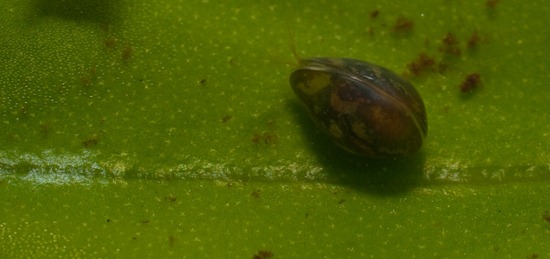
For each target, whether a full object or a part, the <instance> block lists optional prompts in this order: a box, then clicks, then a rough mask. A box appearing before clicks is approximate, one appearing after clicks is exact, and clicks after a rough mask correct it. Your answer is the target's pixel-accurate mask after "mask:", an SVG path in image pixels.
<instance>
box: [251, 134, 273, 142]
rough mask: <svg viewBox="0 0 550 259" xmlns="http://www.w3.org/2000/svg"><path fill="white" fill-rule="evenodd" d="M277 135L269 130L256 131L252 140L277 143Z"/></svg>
mask: <svg viewBox="0 0 550 259" xmlns="http://www.w3.org/2000/svg"><path fill="white" fill-rule="evenodd" d="M277 139H278V137H277V135H276V134H273V133H269V132H264V133H263V134H262V133H254V134H252V142H253V143H255V144H259V143H262V142H263V143H264V144H275V143H276V142H277Z"/></svg>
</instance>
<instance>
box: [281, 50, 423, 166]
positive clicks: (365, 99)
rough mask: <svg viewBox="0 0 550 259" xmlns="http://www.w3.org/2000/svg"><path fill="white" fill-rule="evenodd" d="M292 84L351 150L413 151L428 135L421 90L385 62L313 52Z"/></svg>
mask: <svg viewBox="0 0 550 259" xmlns="http://www.w3.org/2000/svg"><path fill="white" fill-rule="evenodd" d="M290 85H291V86H292V89H293V90H294V93H296V95H297V96H298V98H299V99H300V100H301V101H302V103H303V104H304V105H305V107H306V108H307V109H308V110H309V113H310V114H311V117H312V118H313V120H314V122H315V124H317V126H318V127H319V128H321V130H322V131H324V132H325V133H326V134H328V136H330V138H331V139H332V140H333V141H334V143H336V144H337V145H338V146H340V147H342V148H344V149H345V150H347V151H349V152H351V153H354V154H357V155H361V156H365V157H378V158H383V157H398V156H405V155H410V154H413V153H416V152H417V151H418V150H420V147H421V146H422V142H423V141H424V138H425V137H426V135H427V132H428V123H427V118H426V109H425V107H424V102H423V101H422V98H421V97H420V94H419V93H418V92H417V91H416V89H415V88H414V87H413V86H412V85H411V84H410V83H409V82H407V81H405V80H404V79H402V78H401V77H399V76H398V75H396V74H395V73H393V72H392V71H390V70H388V69H386V68H384V67H381V66H378V65H374V64H371V63H368V62H364V61H360V60H356V59H349V58H324V57H318V58H308V59H303V60H300V66H299V67H298V68H296V69H295V70H294V71H293V72H292V74H291V75H290Z"/></svg>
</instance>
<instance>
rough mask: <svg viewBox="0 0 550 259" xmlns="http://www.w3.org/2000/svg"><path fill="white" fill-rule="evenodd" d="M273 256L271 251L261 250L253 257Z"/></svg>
mask: <svg viewBox="0 0 550 259" xmlns="http://www.w3.org/2000/svg"><path fill="white" fill-rule="evenodd" d="M271 257H273V253H272V252H271V251H267V250H260V251H258V252H257V253H256V254H255V255H254V256H252V259H265V258H271Z"/></svg>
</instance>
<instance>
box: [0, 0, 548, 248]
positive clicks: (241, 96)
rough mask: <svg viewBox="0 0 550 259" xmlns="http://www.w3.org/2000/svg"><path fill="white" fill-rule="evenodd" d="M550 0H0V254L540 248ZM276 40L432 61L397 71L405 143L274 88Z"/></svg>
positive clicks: (279, 82)
mask: <svg viewBox="0 0 550 259" xmlns="http://www.w3.org/2000/svg"><path fill="white" fill-rule="evenodd" d="M548 9H549V7H548V5H547V4H546V3H545V2H544V1H531V2H528V3H526V2H508V1H498V3H497V4H496V5H495V6H494V7H488V6H487V5H486V3H485V2H478V1H423V2H422V3H407V2H403V1H394V2H390V3H388V2H383V1H372V2H361V1H349V2H346V3H333V2H330V1H320V2H318V3H315V4H307V3H293V2H291V1H288V2H287V1H260V2H254V3H250V2H249V1H232V2H231V3H229V2H224V3H223V4H218V3H215V2H212V1H155V2H154V3H153V2H150V1H133V2H127V1H116V2H113V1H103V0H96V1H87V2H86V3H80V1H68V2H67V1H61V0H54V1H42V0H28V1H7V2H6V1H4V2H3V3H1V4H0V20H1V25H0V35H1V37H0V71H1V73H0V125H1V128H2V130H0V197H1V198H0V206H1V208H2V209H1V210H0V213H1V214H0V253H3V254H0V257H29V256H33V255H45V254H47V255H52V256H55V255H65V256H70V255H72V254H74V255H81V256H83V257H93V256H94V255H98V256H107V255H113V254H119V255H120V256H124V257H126V256H131V255H147V254H169V253H174V254H175V255H176V256H178V257H181V256H182V255H188V257H196V256H197V255H198V254H207V255H211V256H213V257H216V256H217V257H219V256H222V257H252V256H253V255H254V254H255V253H257V252H258V251H259V250H269V251H271V252H273V254H274V256H279V255H280V256H281V257H290V256H302V257H319V255H320V254H321V255H324V256H326V257H332V258H334V257H355V256H358V255H362V254H366V255H373V256H386V255H387V256H399V255H401V256H403V255H406V256H410V255H418V256H419V257H425V256H430V255H441V256H447V257H463V256H464V255H471V256H474V257H487V256H495V257H501V256H510V257H529V256H532V255H534V254H536V255H540V256H541V257H542V256H543V255H548V254H550V250H549V248H548V247H547V245H545V244H547V243H548V241H549V240H548V236H549V235H548V234H549V231H550V223H549V222H547V221H546V220H545V215H548V212H547V211H550V201H549V200H548V199H547V197H548V196H549V194H550V188H548V187H550V186H549V183H550V149H548V146H550V135H549V132H550V123H549V122H550V118H549V114H548V111H549V110H550V92H549V91H547V82H548V81H549V79H550V75H549V74H548V73H547V72H548V65H549V62H548V60H550V54H549V52H548V51H547V42H548V40H549V39H548V37H549V36H548V35H550V34H549V33H548V29H547V24H548V23H549V22H550V18H548V15H547V14H548V13H549V10H548ZM373 11H378V15H372V14H373ZM373 16H376V17H373ZM400 17H405V20H407V19H408V20H410V21H412V23H413V24H414V25H413V26H412V28H409V27H407V26H406V25H405V26H403V25H402V26H398V27H396V21H397V20H399V19H400ZM401 20H403V19H401ZM402 24H403V23H402ZM405 24H407V23H405ZM449 32H451V33H452V34H454V35H455V36H456V39H457V43H456V46H455V45H452V44H451V45H452V46H451V50H452V47H456V48H458V49H459V50H460V53H461V54H460V55H455V54H452V53H451V54H445V53H442V50H443V51H445V50H449V46H447V47H442V43H441V42H442V39H443V38H444V37H445V35H447V34H448V33H449ZM474 32H477V33H478V35H479V41H477V43H478V44H476V46H475V47H474V48H468V47H467V44H468V40H469V39H470V38H471V36H472V35H473V34H474ZM289 34H291V35H292V36H291V37H289V36H288V35H289ZM293 44H295V46H296V49H297V51H298V54H299V55H300V56H303V57H311V56H332V57H352V58H357V59H361V60H366V61H369V62H372V63H375V64H379V65H382V66H385V67H388V68H389V69H392V70H394V71H396V72H398V73H404V74H407V73H405V72H406V70H407V64H409V63H410V62H411V61H413V60H415V59H416V58H417V57H418V56H419V54H420V53H426V54H427V55H429V56H431V57H433V58H434V59H435V62H436V66H435V67H434V70H438V69H439V68H440V67H442V66H440V64H442V63H444V64H445V67H446V70H445V71H443V72H438V71H431V70H429V71H427V72H426V73H424V74H422V75H420V76H410V75H409V76H410V81H411V82H412V83H413V84H414V85H415V87H416V88H417V90H418V91H419V92H420V94H421V95H422V97H423V99H424V102H425V104H426V109H427V114H428V121H429V127H430V131H429V134H428V137H427V139H426V142H425V145H424V147H423V150H422V152H421V153H420V154H419V155H417V156H414V157H409V158H406V159H402V160H396V161H393V160H389V161H388V160H386V161H384V160H383V161H371V160H364V159H361V158H358V157H350V156H349V155H348V154H347V153H345V152H341V151H340V150H339V149H338V148H336V147H335V146H334V145H333V144H332V143H331V142H330V140H328V139H326V138H325V137H324V136H323V135H322V134H321V133H320V132H318V130H317V129H316V128H315V126H314V125H313V123H312V122H311V121H310V120H309V118H308V115H307V114H306V112H305V111H304V110H303V109H302V107H300V105H299V103H298V102H297V100H296V99H295V97H294V95H293V93H292V90H291V89H290V86H289V85H288V75H289V73H290V71H292V68H293V67H294V66H295V65H294V64H295V63H296V61H295V59H294V57H293V55H292V51H291V50H290V48H289V45H293ZM448 52H449V51H448ZM471 73H479V74H480V76H481V82H482V84H481V87H480V88H477V89H475V90H474V92H473V93H470V94H463V93H461V92H460V91H459V85H460V84H461V82H462V81H463V80H464V78H465V77H466V75H468V74H471ZM228 183H231V184H230V185H231V186H233V187H235V188H233V187H227V185H228ZM256 190H259V194H258V193H257V192H256ZM172 196H173V197H176V198H171V197H172ZM256 196H259V197H256ZM172 200H174V201H172ZM342 200H343V202H342ZM182 215H183V216H182ZM306 215H307V216H306ZM109 220H110V221H109ZM147 220H149V221H148V222H147ZM144 222H145V223H144ZM193 231H194V232H193ZM138 233H139V234H138ZM140 235H143V237H142V236H140ZM134 237H135V239H134ZM132 242H134V243H132ZM327 244H329V245H330V246H329V247H327Z"/></svg>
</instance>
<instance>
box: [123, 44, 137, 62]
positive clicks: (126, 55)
mask: <svg viewBox="0 0 550 259" xmlns="http://www.w3.org/2000/svg"><path fill="white" fill-rule="evenodd" d="M133 53H134V50H133V49H132V46H130V45H126V46H124V48H123V49H122V53H121V54H120V58H121V59H122V61H124V62H128V60H130V59H131V58H132V56H133Z"/></svg>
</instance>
